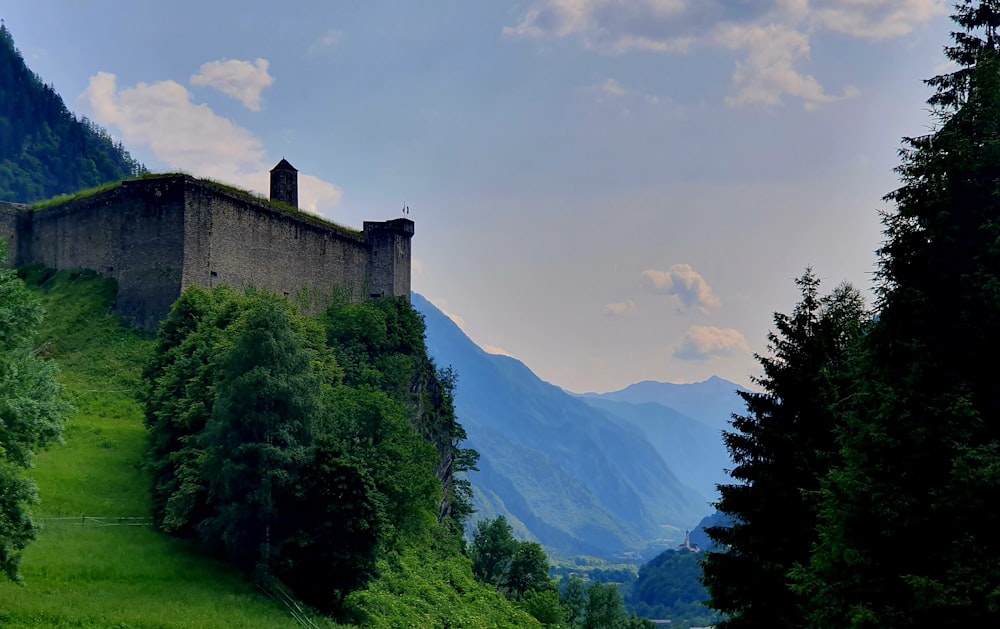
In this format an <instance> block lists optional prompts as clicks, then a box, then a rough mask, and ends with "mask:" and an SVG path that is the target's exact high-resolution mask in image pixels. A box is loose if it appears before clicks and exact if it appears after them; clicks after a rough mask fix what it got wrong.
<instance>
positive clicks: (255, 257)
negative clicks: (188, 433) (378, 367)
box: [0, 165, 413, 329]
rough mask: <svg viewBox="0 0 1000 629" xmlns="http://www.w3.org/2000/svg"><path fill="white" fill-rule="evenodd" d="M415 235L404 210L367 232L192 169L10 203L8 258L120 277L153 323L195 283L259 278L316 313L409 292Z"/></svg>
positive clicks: (132, 311)
mask: <svg viewBox="0 0 1000 629" xmlns="http://www.w3.org/2000/svg"><path fill="white" fill-rule="evenodd" d="M289 166H290V165H289ZM292 170H293V172H292V174H295V173H294V169H292ZM281 174H282V175H285V174H287V173H285V172H282V173H281ZM288 185H289V184H288V182H285V183H284V188H283V190H284V192H285V193H286V194H293V193H294V183H293V184H291V185H292V188H293V189H292V190H291V192H289V190H287V187H288ZM293 196H294V194H293ZM412 237H413V222H412V221H410V220H408V219H405V218H400V219H395V220H391V221H385V222H365V224H364V231H363V232H357V231H353V230H349V229H346V228H344V227H340V226H338V225H334V224H332V223H328V222H326V221H324V220H322V219H320V218H319V217H314V216H311V215H308V214H304V213H301V212H295V211H292V210H289V209H287V208H284V207H281V206H278V205H275V204H272V203H269V202H268V201H267V200H265V199H261V198H257V197H254V196H252V195H250V194H247V193H243V192H240V191H238V190H233V189H230V188H227V187H225V186H220V185H218V184H215V183H213V182H210V181H203V180H199V179H195V178H193V177H190V176H187V175H164V176H161V177H149V178H144V179H137V180H132V181H125V182H123V183H122V185H121V186H119V187H116V188H113V189H110V190H107V191H104V192H100V193H97V194H94V195H90V196H85V197H82V198H76V199H71V200H69V201H67V202H65V203H62V204H59V205H55V206H52V207H48V208H46V209H43V210H32V209H31V208H29V207H27V206H22V205H16V204H0V238H5V239H6V240H7V242H8V252H7V256H8V259H7V263H8V264H11V265H15V266H21V265H27V264H41V265H44V266H46V267H49V268H53V269H77V268H83V269H92V270H94V271H97V272H98V273H100V274H102V275H104V276H106V277H111V278H113V279H115V280H117V282H118V291H119V292H118V303H117V305H116V308H117V310H118V311H119V312H120V313H121V314H122V316H124V317H125V318H126V319H128V320H129V321H131V322H132V323H133V324H134V325H136V326H138V327H142V328H146V329H153V328H155V327H156V325H157V324H158V323H159V321H160V320H161V319H162V318H163V317H164V316H165V315H166V314H167V312H168V311H169V309H170V305H171V304H172V303H173V302H174V301H175V300H176V299H177V297H178V296H179V295H180V294H181V292H182V291H183V290H184V289H185V288H187V287H188V286H191V285H198V286H204V287H206V288H211V287H213V286H219V285H225V286H232V287H234V288H243V287H244V286H255V287H257V288H261V289H265V290H269V291H272V292H275V293H278V294H284V295H288V296H289V297H291V298H294V299H297V300H300V301H301V303H302V304H303V306H304V307H305V308H306V310H307V311H317V310H320V309H322V308H324V307H325V306H326V305H328V304H329V303H330V302H331V300H332V299H333V298H334V297H336V296H340V297H343V296H346V297H348V298H350V299H351V300H353V301H359V300H362V299H367V298H370V297H384V296H405V297H407V298H409V294H410V240H411V238H412Z"/></svg>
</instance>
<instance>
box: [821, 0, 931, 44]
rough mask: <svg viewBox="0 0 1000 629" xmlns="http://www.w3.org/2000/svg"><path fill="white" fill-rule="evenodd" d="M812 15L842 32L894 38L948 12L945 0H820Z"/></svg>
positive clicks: (872, 37) (829, 26)
mask: <svg viewBox="0 0 1000 629" xmlns="http://www.w3.org/2000/svg"><path fill="white" fill-rule="evenodd" d="M815 4H816V6H815V8H814V9H813V10H812V13H811V17H812V21H813V22H814V23H818V24H820V25H822V26H823V27H825V28H828V29H830V30H832V31H835V32H837V33H841V34H842V35H849V36H851V37H857V38H862V39H873V40H882V39H891V38H893V37H902V36H903V35H908V34H910V33H911V32H912V31H913V29H914V28H916V27H917V26H919V25H921V24H926V23H927V22H929V21H930V20H932V19H934V18H936V17H938V16H940V15H944V14H945V13H946V12H947V3H946V2H945V1H944V0H825V1H824V0H819V1H818V2H816V3H815Z"/></svg>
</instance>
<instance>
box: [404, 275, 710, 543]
mask: <svg viewBox="0 0 1000 629" xmlns="http://www.w3.org/2000/svg"><path fill="white" fill-rule="evenodd" d="M412 303H413V306H414V308H416V309H417V310H418V311H419V312H420V313H422V314H423V315H424V318H425V322H426V325H427V348H428V351H429V352H430V354H431V355H432V356H433V357H434V360H435V361H436V362H437V364H438V365H439V366H442V367H444V366H449V365H450V366H452V367H453V368H454V369H455V371H456V372H457V373H458V378H459V379H458V387H457V390H456V396H455V403H456V408H457V411H458V419H459V421H460V422H461V423H462V425H463V426H464V427H465V429H466V431H467V433H468V436H469V439H468V443H469V446H470V447H473V448H475V449H476V450H478V451H479V453H480V456H481V458H480V462H479V468H480V472H478V473H474V474H472V475H471V476H470V479H471V480H472V483H473V485H474V487H475V489H476V496H477V506H478V508H479V515H480V516H481V517H492V516H493V515H499V514H503V515H505V516H506V517H507V518H508V519H510V520H511V522H512V524H513V525H514V526H515V528H516V529H521V530H523V531H527V532H529V533H530V535H531V536H533V537H534V538H536V539H538V540H539V541H540V542H541V543H542V544H544V545H545V546H547V547H549V548H550V549H551V550H553V551H555V552H556V553H558V554H563V555H578V554H593V555H603V556H607V555H611V554H614V553H620V552H623V551H627V550H638V549H642V548H644V547H646V546H647V545H648V544H650V543H652V542H654V540H659V542H660V543H661V544H662V543H667V544H676V543H677V542H678V541H679V540H680V539H683V531H684V530H685V529H689V528H692V527H693V526H694V525H695V523H697V522H698V520H699V519H701V518H702V517H703V516H705V515H706V514H707V513H709V512H710V511H711V508H710V507H709V506H708V504H707V501H706V499H705V497H704V496H702V495H701V492H699V491H696V490H694V489H692V488H691V487H689V486H687V485H686V484H684V483H683V482H682V481H681V480H680V479H679V478H678V476H677V474H676V473H675V472H674V470H673V469H672V466H671V465H669V464H668V462H665V461H664V460H663V458H662V457H661V456H660V454H659V452H657V450H656V448H655V447H654V446H653V445H652V444H651V443H650V442H649V441H648V439H647V438H646V437H645V436H644V434H643V433H642V431H640V430H639V429H637V428H636V427H635V426H633V425H630V424H629V423H628V422H627V421H624V420H622V419H621V418H619V417H617V416H615V415H613V414H609V413H607V412H605V411H603V410H602V409H600V408H596V407H595V406H591V405H590V404H589V403H588V402H587V401H585V400H583V399H580V398H578V397H576V396H574V395H571V394H569V393H567V392H565V391H564V390H562V389H560V388H559V387H556V386H553V385H551V384H549V383H547V382H543V381H542V380H541V379H539V378H538V377H537V376H536V375H535V374H534V373H532V372H531V370H530V369H528V368H527V367H526V366H525V365H524V364H523V363H521V362H520V361H518V360H516V359H513V358H510V357H507V356H498V355H493V354H488V353H486V352H485V351H483V350H482V349H480V348H479V347H478V346H477V345H476V344H475V343H473V342H472V341H471V340H470V339H469V338H468V337H467V336H465V334H464V333H463V332H462V331H461V330H460V329H459V328H458V326H456V325H455V324H454V323H453V322H452V321H451V320H450V319H449V318H448V317H447V316H445V315H444V314H443V313H442V312H441V311H440V310H438V309H437V308H435V307H434V306H433V304H431V303H430V302H428V301H427V300H426V299H424V298H423V297H421V296H420V295H418V294H413V296H412Z"/></svg>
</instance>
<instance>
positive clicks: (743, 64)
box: [715, 24, 857, 108]
mask: <svg viewBox="0 0 1000 629" xmlns="http://www.w3.org/2000/svg"><path fill="white" fill-rule="evenodd" d="M715 38H716V41H717V42H718V43H719V44H721V45H723V46H726V47H728V48H732V49H735V50H742V51H745V53H746V57H745V59H744V60H743V61H738V62H737V63H736V71H735V72H734V73H733V83H734V84H735V86H736V87H737V89H738V90H739V92H738V93H737V95H736V96H730V97H727V98H726V102H727V103H728V104H729V105H730V106H732V107H737V106H740V105H747V104H753V105H769V106H770V105H778V104H780V103H781V99H782V96H785V95H788V96H797V97H798V98H801V99H802V100H803V101H805V104H806V106H807V108H814V107H816V106H817V105H819V104H821V103H829V102H832V101H835V100H841V99H844V98H850V97H851V96H854V95H856V94H857V90H856V89H854V88H851V87H848V88H845V90H844V93H843V95H841V96H835V95H832V94H827V93H826V92H825V91H824V89H823V86H822V85H820V83H819V81H817V80H816V79H815V78H814V77H813V76H812V75H810V74H803V73H801V72H799V71H797V70H796V69H795V65H796V63H797V62H798V61H800V60H802V59H807V58H808V57H809V36H808V35H806V34H805V33H802V32H800V31H797V30H795V29H793V28H789V27H787V26H783V25H780V24H767V25H764V26H758V25H745V26H744V25H737V24H727V25H724V26H722V27H720V28H719V29H718V30H717V31H716V34H715Z"/></svg>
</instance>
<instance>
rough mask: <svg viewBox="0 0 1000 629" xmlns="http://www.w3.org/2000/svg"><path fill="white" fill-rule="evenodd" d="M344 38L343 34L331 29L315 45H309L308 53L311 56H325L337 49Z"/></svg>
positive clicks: (314, 42)
mask: <svg viewBox="0 0 1000 629" xmlns="http://www.w3.org/2000/svg"><path fill="white" fill-rule="evenodd" d="M343 37H344V33H343V32H341V31H338V30H337V29H334V28H331V29H330V30H328V31H326V32H325V33H323V34H322V35H320V36H319V38H317V39H316V40H315V41H313V43H311V44H310V45H309V50H308V51H307V52H308V54H309V55H311V56H315V55H319V54H323V53H324V52H326V51H328V50H330V49H331V48H335V47H336V46H337V44H339V43H340V40H341V39H343Z"/></svg>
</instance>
